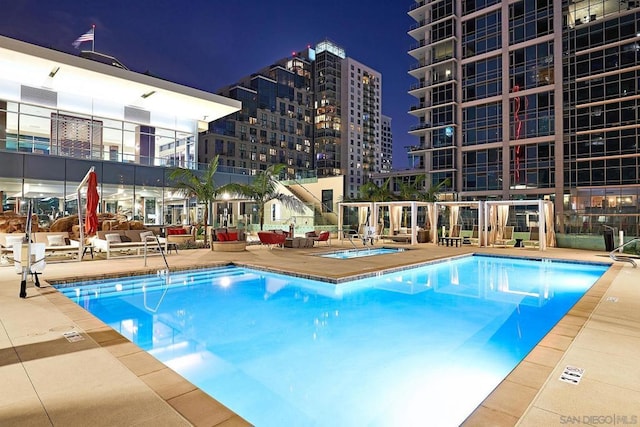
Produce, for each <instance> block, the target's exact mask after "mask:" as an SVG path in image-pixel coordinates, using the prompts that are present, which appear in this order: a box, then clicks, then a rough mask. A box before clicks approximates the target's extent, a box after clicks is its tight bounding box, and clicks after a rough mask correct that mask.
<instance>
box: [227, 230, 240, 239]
mask: <svg viewBox="0 0 640 427" xmlns="http://www.w3.org/2000/svg"><path fill="white" fill-rule="evenodd" d="M227 240H231V241H236V240H238V233H237V232H236V233H227Z"/></svg>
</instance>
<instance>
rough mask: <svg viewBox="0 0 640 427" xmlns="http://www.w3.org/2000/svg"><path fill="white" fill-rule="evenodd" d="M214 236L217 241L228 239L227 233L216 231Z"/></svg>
mask: <svg viewBox="0 0 640 427" xmlns="http://www.w3.org/2000/svg"><path fill="white" fill-rule="evenodd" d="M216 237H217V238H218V241H219V242H226V241H228V240H229V235H228V234H227V233H216Z"/></svg>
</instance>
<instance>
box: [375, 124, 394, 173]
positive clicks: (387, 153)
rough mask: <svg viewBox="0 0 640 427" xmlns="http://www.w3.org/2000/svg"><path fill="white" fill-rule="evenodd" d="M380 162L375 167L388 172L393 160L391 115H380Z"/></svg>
mask: <svg viewBox="0 0 640 427" xmlns="http://www.w3.org/2000/svg"><path fill="white" fill-rule="evenodd" d="M380 123H381V125H380V163H379V167H378V168H377V169H378V170H379V171H380V172H390V171H391V169H392V160H393V131H392V130H391V117H389V116H385V115H384V114H382V115H380Z"/></svg>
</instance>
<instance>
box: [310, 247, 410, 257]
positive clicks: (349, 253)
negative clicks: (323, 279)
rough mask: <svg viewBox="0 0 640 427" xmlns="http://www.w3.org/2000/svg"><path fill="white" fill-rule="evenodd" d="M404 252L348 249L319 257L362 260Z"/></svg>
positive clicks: (395, 249)
mask: <svg viewBox="0 0 640 427" xmlns="http://www.w3.org/2000/svg"><path fill="white" fill-rule="evenodd" d="M404 251H405V249H404V248H372V249H348V250H344V251H335V252H328V253H323V254H318V255H317V256H321V257H323V258H334V259H351V258H361V257H366V256H375V255H386V254H395V253H398V252H404Z"/></svg>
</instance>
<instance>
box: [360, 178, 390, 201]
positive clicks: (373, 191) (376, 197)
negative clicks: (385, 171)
mask: <svg viewBox="0 0 640 427" xmlns="http://www.w3.org/2000/svg"><path fill="white" fill-rule="evenodd" d="M390 183H391V178H387V179H386V180H385V182H384V183H382V185H380V186H378V185H377V184H376V183H375V182H373V181H367V182H365V183H364V184H363V185H362V186H361V187H360V195H361V196H362V198H361V199H362V200H364V201H368V202H386V201H389V200H391V199H393V192H392V191H391V189H390Z"/></svg>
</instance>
